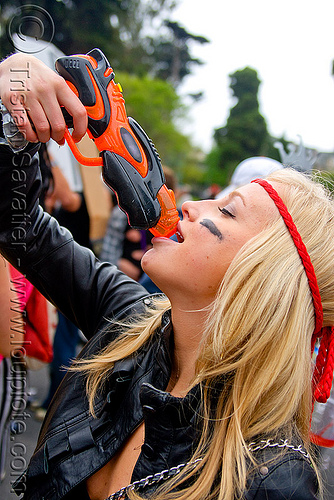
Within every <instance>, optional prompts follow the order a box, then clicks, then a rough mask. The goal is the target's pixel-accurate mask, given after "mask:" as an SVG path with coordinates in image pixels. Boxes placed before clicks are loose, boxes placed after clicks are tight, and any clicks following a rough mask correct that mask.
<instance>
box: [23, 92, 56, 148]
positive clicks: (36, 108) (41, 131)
mask: <svg viewBox="0 0 334 500" xmlns="http://www.w3.org/2000/svg"><path fill="white" fill-rule="evenodd" d="M27 112H28V115H29V118H30V120H31V122H32V123H33V126H34V130H35V133H36V135H37V138H38V140H39V141H40V142H48V140H49V139H50V137H51V127H50V123H49V120H48V118H47V115H46V114H45V111H44V109H43V107H42V105H41V104H40V103H39V102H38V101H33V102H32V103H31V104H30V107H29V108H27ZM27 139H28V136H27ZM28 140H29V139H28Z"/></svg>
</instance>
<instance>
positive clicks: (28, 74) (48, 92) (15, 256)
mask: <svg viewBox="0 0 334 500" xmlns="http://www.w3.org/2000/svg"><path fill="white" fill-rule="evenodd" d="M13 68H14V70H15V71H14V73H15V74H18V71H19V69H20V68H21V70H22V73H23V74H24V77H23V78H22V82H21V83H20V85H21V86H22V89H23V90H22V92H19V91H18V90H16V91H15V92H14V91H13V88H14V87H13V82H12V81H11V80H12V79H13V78H12V77H11V75H12V74H13ZM24 68H26V69H25V70H24ZM23 70H24V71H25V73H24V71H23ZM16 83H17V82H16ZM0 92H1V98H2V100H3V103H4V104H5V106H6V107H7V106H8V107H9V109H10V110H11V112H12V113H13V114H14V116H16V115H17V114H18V113H20V117H22V120H18V121H21V124H20V128H21V130H22V131H23V132H24V133H25V134H26V137H27V138H28V139H29V140H30V141H36V140H37V138H38V139H39V140H43V141H47V140H48V139H49V138H50V137H52V138H53V139H54V140H56V141H57V142H59V143H61V142H62V140H63V133H64V127H65V124H64V123H63V119H62V113H61V109H60V105H61V104H63V105H65V107H66V109H67V110H68V111H69V112H70V113H71V114H72V115H73V118H74V124H75V125H74V127H75V130H76V132H75V133H76V138H77V139H79V138H80V137H82V135H83V134H84V133H85V131H86V125H87V122H86V114H85V110H84V107H83V106H82V105H81V103H80V101H79V100H78V99H77V97H76V96H75V95H74V93H73V92H72V91H71V90H70V89H69V88H67V85H66V84H65V82H64V81H63V80H62V79H61V78H60V77H59V76H58V75H56V74H55V73H53V71H51V70H49V69H48V68H47V67H46V66H44V64H42V63H40V62H39V61H37V60H36V59H35V58H33V57H32V56H26V55H22V54H19V55H18V56H11V57H10V58H8V59H7V60H5V61H4V62H2V63H1V65H0ZM13 96H16V97H13ZM19 97H20V99H21V104H20V105H21V111H20V112H19V107H18V99H19ZM11 101H13V102H11ZM13 103H14V104H13ZM83 111H84V113H83ZM28 117H29V120H30V121H31V122H30V121H29V123H28V122H27V121H28ZM31 123H32V124H33V126H34V128H35V130H33V127H32V125H31ZM0 147H1V151H0V249H1V252H2V254H3V255H4V256H5V258H6V259H8V260H9V261H10V262H11V263H12V264H13V265H14V266H15V267H17V268H18V269H19V270H20V271H21V272H22V273H23V274H25V275H26V277H27V279H28V280H29V281H31V282H32V283H33V284H34V285H35V286H36V287H37V288H38V289H39V290H40V291H41V292H42V293H43V294H44V295H45V296H46V297H47V298H48V299H49V300H51V301H52V302H53V303H54V304H55V305H56V306H57V307H58V308H59V309H60V310H61V311H62V312H63V313H64V314H65V315H66V316H67V317H68V318H69V319H71V320H72V321H74V322H75V323H76V324H77V325H78V326H79V328H80V329H81V330H82V331H83V333H84V334H85V335H86V336H87V337H88V338H89V337H90V336H92V335H93V334H94V333H95V332H96V331H97V329H98V328H99V327H100V326H101V325H102V323H103V321H105V318H106V317H112V316H114V315H115V314H118V313H119V312H120V311H121V310H122V309H123V308H124V307H127V306H129V305H130V304H132V303H133V302H135V301H136V300H137V299H140V298H142V297H143V296H145V295H147V292H146V291H145V289H144V288H142V287H141V285H139V284H138V283H135V282H133V281H132V280H131V279H129V278H128V277H126V276H124V275H123V274H122V273H120V272H119V271H118V270H117V269H116V267H115V266H111V265H109V264H107V263H104V264H101V263H99V262H98V261H97V259H96V258H95V256H94V254H93V253H92V252H90V251H89V250H87V249H86V248H82V247H80V246H79V245H78V244H77V243H75V242H74V241H73V238H72V235H71V234H70V233H69V231H67V230H66V229H64V228H60V227H59V225H58V223H57V222H56V221H55V220H54V219H53V218H52V217H50V216H49V215H48V214H46V213H44V212H43V211H42V209H41V208H40V207H39V206H38V197H39V192H40V189H41V177H40V172H39V168H38V159H37V155H36V151H37V150H38V144H31V143H30V144H28V146H27V147H26V149H25V150H23V151H22V152H19V153H15V154H14V153H13V152H12V151H11V149H10V148H9V146H5V145H2V146H0Z"/></svg>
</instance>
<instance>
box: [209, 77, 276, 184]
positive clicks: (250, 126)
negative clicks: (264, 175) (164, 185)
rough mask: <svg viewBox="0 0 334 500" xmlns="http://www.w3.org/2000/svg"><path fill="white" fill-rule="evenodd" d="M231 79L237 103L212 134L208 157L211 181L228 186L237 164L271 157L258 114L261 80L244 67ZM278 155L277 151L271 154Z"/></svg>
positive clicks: (268, 138) (269, 145)
mask: <svg viewBox="0 0 334 500" xmlns="http://www.w3.org/2000/svg"><path fill="white" fill-rule="evenodd" d="M229 77H230V88H231V90H232V94H233V96H234V97H235V99H236V100H237V102H236V104H235V106H233V107H232V108H231V110H230V114H229V117H228V119H227V122H226V125H225V126H224V127H221V128H218V129H216V130H215V133H214V140H215V146H214V148H213V149H212V151H211V152H210V153H209V155H208V158H207V164H208V178H209V181H210V182H218V183H219V184H221V185H226V184H228V182H229V180H230V177H231V175H232V173H233V171H234V169H235V167H236V166H237V164H238V163H239V162H240V161H242V160H244V159H245V158H247V157H250V156H258V155H266V156H269V155H270V156H271V157H273V142H274V139H273V138H271V137H270V135H269V133H268V130H267V125H266V121H265V119H264V117H263V116H262V115H261V113H260V111H259V101H258V90H259V86H260V83H261V82H260V80H259V78H258V75H257V72H256V70H255V69H253V68H250V67H246V68H244V69H241V70H238V71H235V72H234V73H233V74H230V75H229ZM274 156H277V152H276V153H275V154H274Z"/></svg>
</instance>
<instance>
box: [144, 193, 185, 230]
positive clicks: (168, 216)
mask: <svg viewBox="0 0 334 500" xmlns="http://www.w3.org/2000/svg"><path fill="white" fill-rule="evenodd" d="M157 199H158V201H159V203H160V206H161V216H160V219H159V221H158V223H157V224H156V225H155V226H154V227H152V228H150V231H151V233H152V234H153V235H154V236H157V237H159V236H160V237H161V236H163V237H165V238H170V237H171V236H173V234H175V232H176V228H177V223H178V222H179V220H180V216H179V212H178V211H177V208H176V202H175V195H174V192H173V191H172V190H171V189H168V188H167V186H166V184H163V186H162V187H161V188H160V189H159V191H158V194H157Z"/></svg>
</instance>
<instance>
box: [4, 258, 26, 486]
mask: <svg viewBox="0 0 334 500" xmlns="http://www.w3.org/2000/svg"><path fill="white" fill-rule="evenodd" d="M0 289H1V293H0V482H1V481H3V480H4V478H5V475H6V453H7V449H8V445H9V442H10V427H11V421H12V419H13V418H14V417H15V411H14V408H15V407H16V405H15V401H16V400H17V398H20V397H21V396H22V393H24V383H23V381H24V376H25V371H26V369H25V363H24V359H23V358H24V357H23V355H22V353H21V351H20V348H21V346H22V342H23V341H24V333H25V329H24V320H23V315H22V312H21V310H20V308H19V306H18V296H17V292H16V290H15V287H14V286H13V285H12V282H11V277H10V270H9V263H8V262H7V261H6V260H5V259H4V258H3V257H2V258H0Z"/></svg>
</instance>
